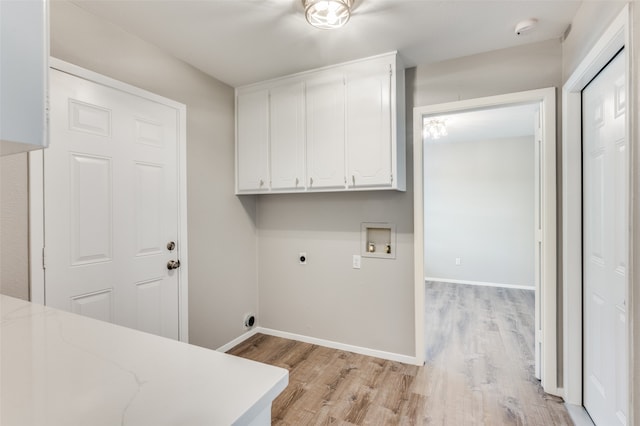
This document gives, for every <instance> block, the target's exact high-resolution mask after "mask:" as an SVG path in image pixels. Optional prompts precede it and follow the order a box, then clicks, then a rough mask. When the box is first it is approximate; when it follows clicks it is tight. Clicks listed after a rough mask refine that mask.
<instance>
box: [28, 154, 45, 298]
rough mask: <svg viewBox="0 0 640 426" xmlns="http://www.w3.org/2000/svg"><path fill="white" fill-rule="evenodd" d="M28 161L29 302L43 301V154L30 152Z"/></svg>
mask: <svg viewBox="0 0 640 426" xmlns="http://www.w3.org/2000/svg"><path fill="white" fill-rule="evenodd" d="M28 161H29V282H30V283H31V285H30V287H29V293H30V294H29V300H30V301H31V302H34V303H39V304H41V305H44V304H45V299H44V269H43V268H42V263H43V262H44V259H43V256H44V214H43V213H44V167H43V164H44V163H43V161H44V153H43V151H42V150H39V151H31V152H29V155H28Z"/></svg>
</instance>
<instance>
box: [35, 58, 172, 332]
mask: <svg viewBox="0 0 640 426" xmlns="http://www.w3.org/2000/svg"><path fill="white" fill-rule="evenodd" d="M50 78H51V94H50V98H51V140H52V144H51V148H50V149H47V150H46V151H45V153H44V168H45V173H44V176H45V246H46V253H47V264H46V269H45V300H46V304H47V305H49V306H53V307H56V308H60V309H65V310H70V311H73V312H75V313H78V314H81V315H86V316H90V317H93V318H96V319H100V320H104V321H109V322H113V323H116V324H120V325H124V326H128V327H132V328H137V329H140V330H144V331H148V332H152V333H156V334H159V335H162V336H165V337H171V338H174V339H177V338H178V337H179V336H178V318H179V311H178V310H179V305H178V290H179V282H178V274H177V272H176V271H175V270H173V271H169V270H168V269H167V262H168V261H169V260H175V259H177V258H178V250H174V251H169V250H168V249H167V242H169V241H176V242H178V240H177V237H178V189H177V188H178V186H177V185H178V182H177V179H178V174H177V171H178V165H177V164H178V163H177V158H178V121H177V120H178V112H177V110H176V109H174V108H171V107H169V106H166V105H162V104H160V103H157V102H153V101H150V100H147V99H143V98H141V97H138V96H135V95H131V94H128V93H125V92H122V91H119V90H116V89H112V88H109V87H105V86H102V85H99V84H96V83H92V82H89V81H87V80H83V79H80V78H78V77H74V76H71V75H69V74H66V73H62V72H59V71H56V70H52V71H51V76H50ZM178 249H179V242H178Z"/></svg>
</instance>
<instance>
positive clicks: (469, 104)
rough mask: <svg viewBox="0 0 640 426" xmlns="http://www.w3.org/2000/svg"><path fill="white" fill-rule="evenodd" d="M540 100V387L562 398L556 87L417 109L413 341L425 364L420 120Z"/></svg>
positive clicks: (414, 138)
mask: <svg viewBox="0 0 640 426" xmlns="http://www.w3.org/2000/svg"><path fill="white" fill-rule="evenodd" d="M532 102H540V105H541V117H542V132H543V136H544V137H543V141H544V145H543V147H542V150H543V153H542V167H543V176H542V180H543V182H542V192H543V196H542V200H541V202H542V211H543V217H542V230H543V231H542V233H543V235H542V246H543V254H542V259H541V268H542V276H541V281H542V286H541V293H542V294H541V308H542V314H541V321H542V324H541V328H542V354H541V366H542V374H541V376H542V377H541V381H542V387H543V388H544V390H545V391H546V392H547V393H550V394H554V395H559V394H560V393H561V391H562V390H561V389H560V388H559V387H558V377H557V369H558V359H557V357H558V350H557V341H556V335H557V307H556V299H557V297H556V269H557V265H556V264H557V257H556V215H557V211H556V133H555V132H556V114H555V111H556V99H555V88H546V89H537V90H530V91H525V92H517V93H510V94H505V95H498V96H489V97H486V98H478V99H469V100H464V101H457V102H448V103H443V104H438V105H428V106H423V107H416V108H414V109H413V129H414V131H413V170H414V173H413V179H414V181H413V185H414V186H413V188H414V191H413V192H414V193H413V208H414V256H415V257H414V264H415V277H414V278H415V308H414V309H415V332H416V335H415V341H416V358H417V359H419V360H421V361H422V362H424V356H425V355H424V354H425V348H426V346H425V338H424V334H425V324H424V297H425V288H424V224H423V220H424V219H423V218H424V185H423V181H424V167H423V155H424V153H423V146H422V125H421V123H422V118H423V116H427V115H432V114H443V113H449V112H460V111H468V110H473V109H479V108H490V107H495V106H503V105H509V104H523V103H532Z"/></svg>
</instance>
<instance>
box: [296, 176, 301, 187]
mask: <svg viewBox="0 0 640 426" xmlns="http://www.w3.org/2000/svg"><path fill="white" fill-rule="evenodd" d="M298 183H300V181H299V180H298V178H296V186H298Z"/></svg>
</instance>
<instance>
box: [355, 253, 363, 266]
mask: <svg viewBox="0 0 640 426" xmlns="http://www.w3.org/2000/svg"><path fill="white" fill-rule="evenodd" d="M361 260H362V257H360V255H359V254H354V255H353V269H360V261H361Z"/></svg>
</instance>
